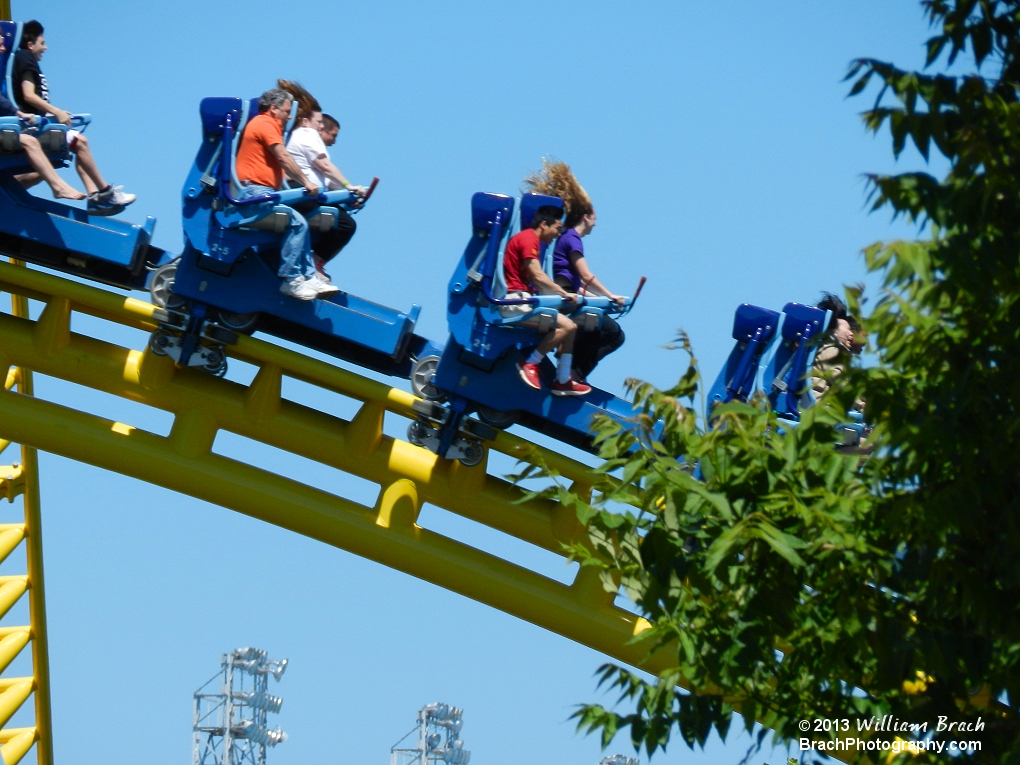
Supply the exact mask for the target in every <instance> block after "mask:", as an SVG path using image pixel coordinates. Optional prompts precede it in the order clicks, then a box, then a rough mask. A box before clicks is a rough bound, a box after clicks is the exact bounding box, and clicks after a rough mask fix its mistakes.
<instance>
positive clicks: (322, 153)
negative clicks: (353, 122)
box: [287, 99, 366, 282]
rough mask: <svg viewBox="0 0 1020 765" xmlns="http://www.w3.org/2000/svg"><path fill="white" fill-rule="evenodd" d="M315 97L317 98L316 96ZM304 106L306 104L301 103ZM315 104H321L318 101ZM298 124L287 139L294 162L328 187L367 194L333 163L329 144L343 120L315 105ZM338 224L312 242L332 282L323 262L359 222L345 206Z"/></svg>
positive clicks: (319, 265)
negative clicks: (339, 120)
mask: <svg viewBox="0 0 1020 765" xmlns="http://www.w3.org/2000/svg"><path fill="white" fill-rule="evenodd" d="M313 101H314V99H313ZM302 106H303V104H302ZM313 106H314V107H317V106H318V102H315V103H314V105H313ZM295 124H296V127H295V128H294V129H293V130H292V131H291V133H290V138H289V139H288V140H287V151H288V152H289V153H290V155H291V156H292V157H293V158H294V162H296V163H297V166H298V167H299V168H301V172H303V173H304V174H305V176H306V177H307V178H308V179H309V180H311V181H313V182H314V183H317V184H319V186H324V187H326V188H329V189H347V190H349V191H351V192H352V193H354V194H357V195H358V196H364V195H365V193H366V189H365V188H364V187H363V186H354V185H352V184H351V183H349V182H348V181H347V179H346V178H345V177H344V174H343V173H342V172H340V168H338V167H337V166H336V165H334V164H333V162H332V161H331V160H330V158H329V151H328V150H327V149H326V146H327V145H328V146H332V145H333V144H334V143H335V142H336V135H337V133H338V132H340V123H339V122H337V121H336V119H334V118H333V117H330V116H329V115H326V114H323V113H322V111H321V110H319V109H314V108H313V110H312V111H311V112H310V113H308V115H307V116H303V115H302V114H301V113H300V112H299V113H298V119H297V122H296V123H295ZM337 218H338V219H337V226H336V228H335V229H333V230H332V231H326V232H324V233H323V234H320V235H319V238H318V240H317V241H316V242H315V243H314V244H313V245H312V251H313V254H314V259H315V268H316V270H317V271H318V272H319V276H320V278H322V279H323V280H325V281H326V282H329V276H328V275H327V274H326V272H325V270H324V265H325V264H326V263H327V262H329V261H330V260H332V259H333V258H335V257H336V256H337V255H338V254H339V252H340V251H341V250H342V249H343V248H344V247H346V246H347V243H348V242H350V241H351V237H353V236H354V232H355V230H356V229H357V224H355V222H354V218H352V217H351V216H350V215H349V214H348V213H347V211H346V210H343V209H340V208H337Z"/></svg>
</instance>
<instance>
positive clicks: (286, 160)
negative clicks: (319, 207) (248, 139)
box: [269, 143, 319, 194]
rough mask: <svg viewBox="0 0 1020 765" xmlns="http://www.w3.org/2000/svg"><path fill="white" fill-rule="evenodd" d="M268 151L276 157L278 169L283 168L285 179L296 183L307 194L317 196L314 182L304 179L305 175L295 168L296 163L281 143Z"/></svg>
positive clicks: (298, 168) (317, 190) (317, 189)
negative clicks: (278, 164) (302, 187)
mask: <svg viewBox="0 0 1020 765" xmlns="http://www.w3.org/2000/svg"><path fill="white" fill-rule="evenodd" d="M269 148H270V151H272V152H273V156H274V157H276V161H277V162H279V163H280V167H282V168H283V172H285V173H286V174H287V177H288V178H290V179H291V180H292V181H296V182H298V183H300V184H301V185H302V186H304V187H305V191H306V192H308V193H309V194H318V193H319V187H318V185H317V184H316V183H315V181H312V180H309V179H308V178H307V177H305V174H304V173H302V172H301V168H300V167H298V166H297V162H295V161H294V158H293V157H292V156H290V153H289V152H288V151H287V150H286V149H285V148H284V147H283V144H282V143H274V144H273V145H272V146H270V147H269Z"/></svg>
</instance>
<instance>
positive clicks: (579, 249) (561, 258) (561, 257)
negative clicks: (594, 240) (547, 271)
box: [553, 228, 584, 292]
mask: <svg viewBox="0 0 1020 765" xmlns="http://www.w3.org/2000/svg"><path fill="white" fill-rule="evenodd" d="M574 252H576V253H577V254H578V255H580V256H581V257H582V258H583V257H584V243H583V242H581V236H580V234H578V233H577V229H574V228H568V229H567V231H566V233H564V234H562V235H561V236H560V238H559V239H558V240H557V241H556V249H555V250H553V281H555V280H556V278H557V277H560V276H562V277H563V278H565V279H568V280H569V281H570V283H571V284H572V285H573V286H574V292H577V291H578V290H579V289H581V277H580V276H578V274H577V271H575V270H574V266H573V264H572V263H571V262H570V255H571V253H574Z"/></svg>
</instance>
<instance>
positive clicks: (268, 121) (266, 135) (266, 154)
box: [234, 114, 283, 189]
mask: <svg viewBox="0 0 1020 765" xmlns="http://www.w3.org/2000/svg"><path fill="white" fill-rule="evenodd" d="M278 143H279V144H282V143H283V127H282V126H281V125H280V123H279V121H277V120H274V119H273V118H272V117H270V116H269V115H268V114H260V115H258V116H257V117H252V118H251V120H250V121H249V122H248V126H247V127H245V129H244V135H243V136H241V146H240V147H239V148H238V150H237V160H236V161H235V162H234V167H235V168H236V169H237V179H238V180H239V181H251V182H252V183H257V184H258V185H259V186H268V187H269V188H271V189H278V188H280V186H282V185H283V168H282V167H281V166H280V161H279V160H278V159H277V158H276V155H275V154H273V146H275V145H276V144H278Z"/></svg>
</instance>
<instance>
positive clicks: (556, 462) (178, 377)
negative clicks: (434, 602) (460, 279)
mask: <svg viewBox="0 0 1020 765" xmlns="http://www.w3.org/2000/svg"><path fill="white" fill-rule="evenodd" d="M0 290H4V291H8V292H11V293H14V294H16V295H21V296H24V297H28V298H31V299H34V300H39V301H42V302H44V303H45V308H44V309H43V311H42V314H41V316H40V317H39V319H38V321H30V320H28V319H25V318H19V317H15V316H10V315H5V314H2V313H0V369H7V368H8V367H9V366H11V365H15V366H18V367H21V368H25V369H32V370H34V371H36V372H39V373H41V374H46V375H51V376H53V377H58V378H61V379H64V380H68V381H71V382H75V383H78V384H81V385H86V386H88V387H90V388H93V389H96V390H100V391H103V392H106V393H110V394H113V395H117V396H121V397H123V398H126V399H129V400H132V401H136V402H140V403H143V404H147V405H149V406H152V407H155V408H157V409H162V410H164V411H167V412H171V413H172V414H173V415H174V423H173V427H172V429H171V431H170V434H169V436H165V437H164V436H161V435H158V434H154V433H151V432H147V431H144V430H142V429H139V428H135V427H133V426H132V425H130V424H128V423H121V422H114V421H111V420H106V419H103V418H101V417H96V416H93V415H91V414H86V413H83V412H79V411H76V410H74V409H71V408H68V407H64V406H60V405H58V404H55V403H50V402H46V401H42V400H39V399H37V398H30V397H28V396H25V395H21V394H20V393H15V392H13V391H10V392H0V438H5V439H10V440H12V441H17V442H19V443H25V444H30V445H31V446H34V447H37V448H39V449H43V450H45V451H49V452H53V453H55V454H60V455H63V456H65V457H68V458H71V459H75V460H79V461H81V462H86V463H90V464H93V465H96V466H98V467H102V468H106V469H108V470H113V471H115V472H119V473H123V474H125V475H130V476H133V477H135V478H140V479H142V480H144V481H148V482H150V483H153V484H156V485H159V486H164V487H166V488H168V489H172V490H174V491H179V492H181V493H183V494H188V495H190V496H193V497H197V498H199V499H203V500H206V501H208V502H212V503H214V504H218V505H221V506H223V507H227V508H230V509H232V510H236V511H238V512H241V513H244V514H246V515H249V516H252V517H254V518H259V519H260V520H263V521H267V522H269V523H272V524H275V525H277V526H282V527H284V528H287V529H290V530H292V531H296V532H298V533H300V534H304V535H305V536H309V537H313V538H315V539H318V540H320V541H322V542H325V543H327V544H330V545H333V546H335V547H339V548H341V549H344V550H348V551H350V552H353V553H356V554H358V555H361V556H364V557H366V558H369V559H371V560H375V561H378V562H379V563H382V564H384V565H386V566H389V567H391V568H394V569H397V570H400V571H404V572H406V573H408V574H411V575H413V576H416V577H418V578H421V579H424V580H426V581H429V582H433V583H435V584H437V585H439V586H441V587H444V588H446V589H449V590H452V591H454V592H458V593H461V594H462V595H466V596H467V597H470V598H473V599H474V600H477V601H480V602H482V603H486V604H488V605H491V606H493V607H494V608H498V609H500V610H502V611H505V612H507V613H510V614H513V615H515V616H518V617H520V618H522V619H525V620H527V621H530V622H533V623H534V624H537V625H539V626H541V627H544V628H546V629H549V630H551V631H553V632H556V633H559V634H560V635H563V636H565V637H568V638H570V639H572V640H574V641H576V642H578V643H581V644H583V645H587V646H590V647H591V648H594V649H596V650H599V651H602V652H603V653H606V654H608V655H609V656H612V657H613V658H615V659H617V660H619V661H622V662H626V663H629V664H632V665H636V664H639V663H641V661H642V659H643V658H644V653H645V651H644V649H643V648H642V647H640V646H637V645H634V644H631V643H630V641H631V639H632V638H633V637H634V635H636V634H637V633H639V632H641V631H642V630H643V629H644V627H645V626H646V623H645V622H644V621H643V620H642V619H640V618H639V617H636V616H635V615H633V614H631V613H628V612H627V611H624V610H622V609H620V608H617V607H616V606H614V605H613V600H614V596H613V594H611V593H606V592H605V591H604V590H603V588H602V586H601V583H600V582H599V580H598V578H597V575H596V576H592V575H591V574H590V572H591V569H587V568H583V569H581V570H580V573H579V574H578V575H577V577H576V579H575V580H574V582H573V583H572V584H570V585H566V584H561V583H559V582H557V581H554V580H552V579H549V578H548V577H545V576H542V575H540V574H538V573H535V572H533V571H531V570H529V569H527V568H524V567H522V566H519V565H516V564H514V563H512V562H510V561H507V560H504V559H502V558H499V557H497V556H494V555H491V554H489V553H485V552H482V551H480V550H478V549H475V548H473V547H471V546H469V545H467V544H464V543H462V542H459V541H457V540H454V539H451V538H448V537H446V536H443V535H440V534H437V533H435V532H433V531H430V530H428V529H424V528H422V527H420V526H419V525H417V523H416V521H417V519H418V514H419V511H420V510H421V507H422V505H423V503H430V504H433V505H436V506H438V507H441V508H444V509H446V510H448V511H450V512H453V513H457V514H458V515H461V516H463V517H465V518H470V519H471V520H474V521H477V522H479V523H483V524H486V525H488V526H490V527H492V528H495V529H498V530H500V531H502V532H505V533H507V534H510V535H513V536H515V537H517V538H518V539H521V540H524V541H527V542H530V543H532V544H535V545H538V546H539V547H542V548H544V549H546V550H550V551H552V552H555V553H559V554H562V547H561V545H562V543H564V542H569V541H571V540H572V539H575V538H576V535H577V534H578V533H579V531H580V528H579V525H578V523H577V521H576V517H575V516H574V513H573V511H572V510H569V509H567V508H564V507H562V506H560V505H558V504H557V503H554V502H551V501H531V502H528V503H525V504H515V502H516V501H517V500H519V499H520V497H521V491H520V490H519V489H517V488H516V487H514V486H513V485H511V484H510V483H508V482H506V481H504V480H502V479H500V478H497V477H494V476H492V475H489V474H487V472H486V463H487V461H488V453H486V457H485V458H484V459H483V461H482V463H481V464H479V465H477V466H475V467H472V468H467V467H464V466H463V465H461V464H460V463H458V462H451V461H447V460H440V459H439V458H438V457H436V456H435V455H433V454H432V453H430V452H428V451H427V450H425V449H421V448H419V447H416V446H412V445H411V444H409V443H406V442H404V441H400V440H396V439H392V438H390V437H388V436H386V435H384V434H383V432H382V424H383V417H384V415H385V413H386V412H390V413H393V414H397V415H402V416H404V417H414V413H413V410H412V408H411V405H412V403H413V402H414V400H415V399H414V397H413V396H412V395H411V394H410V393H407V392H404V391H401V390H398V389H395V388H391V387H389V386H387V385H384V384H382V383H378V382H374V381H372V380H368V379H366V378H364V377H361V376H359V375H357V374H354V373H351V372H348V371H346V370H343V369H340V368H337V367H335V366H332V365H331V364H327V363H324V362H321V361H317V360H314V359H311V358H308V357H305V356H302V355H301V354H298V353H295V352H292V351H289V350H286V349H283V348H280V347H278V346H274V345H272V344H269V343H265V342H262V341H260V340H256V339H253V338H250V337H241V338H240V339H239V342H238V344H237V345H236V346H232V347H230V348H229V349H228V351H229V354H230V355H231V356H232V357H234V358H238V359H242V360H244V361H247V362H249V363H251V364H254V365H256V366H257V367H258V368H259V371H258V374H257V375H256V376H255V379H254V380H253V382H252V383H251V385H249V386H244V385H240V384H238V383H235V382H231V381H229V380H224V379H219V378H215V377H212V376H210V375H209V374H207V373H205V372H202V371H198V370H190V369H176V368H175V367H174V365H173V362H172V361H170V359H168V358H166V357H160V356H157V355H155V354H153V353H151V351H149V350H147V349H146V350H144V351H137V350H131V349H128V348H123V347H120V346H117V345H113V344H110V343H107V342H103V341H100V340H97V339H94V338H91V337H87V336H83V335H79V334H75V333H73V332H71V330H70V319H71V315H72V313H73V312H75V311H78V312H83V313H87V314H91V315H93V316H97V317H100V318H103V319H106V320H109V321H112V322H117V323H120V324H124V325H128V326H132V327H136V328H138V329H142V330H145V331H151V330H153V329H155V328H156V321H155V320H154V319H153V313H154V311H156V310H157V309H156V308H155V307H154V306H152V305H150V304H149V303H145V302H142V301H139V300H135V299H133V298H125V297H123V296H119V295H115V294H113V293H110V292H106V291H103V290H99V289H96V288H94V287H90V286H86V285H82V284H78V283H74V282H70V281H68V280H65V279H61V278H59V277H55V276H51V275H48V274H44V273H40V272H38V271H30V270H27V269H20V268H14V267H12V266H8V265H6V264H0ZM284 376H288V377H292V378H296V379H299V380H302V381H304V382H306V383H310V384H312V385H315V386H318V387H320V388H322V389H324V390H328V391H332V392H334V393H339V394H342V395H344V396H348V397H350V398H352V399H356V400H358V401H360V402H362V403H361V406H360V409H359V410H358V412H357V414H356V415H355V416H354V417H353V419H351V420H350V421H346V420H343V419H340V418H337V417H333V416H331V415H328V414H325V413H322V412H318V411H315V410H313V409H310V408H308V407H305V406H302V405H300V404H297V403H294V402H291V401H288V400H286V399H284V398H282V397H281V393H280V391H281V381H282V378H283V377H284ZM220 430H227V431H230V432H233V433H236V434H238V435H241V436H245V437H247V438H251V439H254V440H257V441H261V442H262V443H265V444H269V445H271V446H274V447H276V448H279V449H283V450H285V451H288V452H291V453H293V454H296V455H300V456H302V457H306V458H308V459H312V460H316V461H318V462H320V463H323V464H325V465H330V466H332V467H334V468H338V469H340V470H343V471H345V472H347V473H350V474H352V475H356V476H359V477H361V478H364V479H367V480H369V481H372V482H374V483H376V484H378V485H379V487H380V492H379V496H378V499H377V501H376V503H375V506H374V507H367V506H363V505H360V504H357V503H354V502H351V501H349V500H346V499H344V498H342V497H339V496H336V495H334V494H331V493H329V492H327V491H323V490H321V489H318V488H315V487H312V486H308V485H306V484H303V483H301V482H299V481H296V480H293V479H291V478H285V477H282V476H279V475H276V474H274V473H271V472H269V471H266V470H262V469H260V468H256V467H253V466H251V465H246V464H244V463H242V462H239V461H237V460H234V459H231V458H228V457H224V456H221V455H217V454H214V453H213V452H212V445H213V440H214V439H215V437H216V434H217V432H218V431H220ZM491 448H493V449H496V450H498V451H501V452H504V453H506V454H509V455H512V456H516V457H519V458H527V457H528V456H529V455H531V456H532V457H534V456H535V455H538V456H540V457H541V458H542V459H543V460H545V461H546V463H547V464H549V465H551V466H553V467H555V468H556V469H557V470H559V472H560V474H561V475H563V476H565V477H566V478H567V479H568V480H571V481H573V483H574V486H575V488H577V489H580V490H583V489H584V488H585V487H587V486H589V485H590V483H589V482H590V481H591V480H592V477H591V473H590V471H589V468H587V467H586V466H585V465H582V464H580V463H578V462H575V461H573V460H570V459H567V458H565V457H563V456H562V455H559V454H555V453H553V452H550V451H547V450H544V449H541V448H539V447H537V446H535V445H533V444H530V443H528V442H526V441H524V440H522V439H520V438H517V437H515V436H512V435H510V434H507V433H500V434H499V436H498V437H497V439H496V440H495V441H494V442H493V443H492V445H491ZM642 666H644V667H645V668H646V669H649V670H652V671H655V670H656V669H658V667H657V663H656V662H654V661H653V662H650V663H645V664H643V665H642ZM8 765H10V764H9V763H8Z"/></svg>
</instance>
